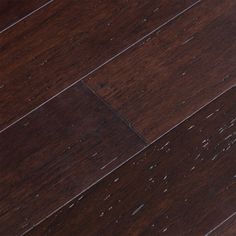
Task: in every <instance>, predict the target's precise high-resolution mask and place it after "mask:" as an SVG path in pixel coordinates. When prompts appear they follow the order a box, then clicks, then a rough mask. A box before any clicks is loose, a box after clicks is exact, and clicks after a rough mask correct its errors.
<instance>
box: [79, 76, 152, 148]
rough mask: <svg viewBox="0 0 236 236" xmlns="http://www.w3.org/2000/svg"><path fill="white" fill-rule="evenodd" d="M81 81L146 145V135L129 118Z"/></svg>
mask: <svg viewBox="0 0 236 236" xmlns="http://www.w3.org/2000/svg"><path fill="white" fill-rule="evenodd" d="M81 83H82V84H83V86H84V87H85V88H86V89H88V90H89V91H90V92H91V93H92V94H93V95H94V96H96V97H97V99H98V100H100V101H101V102H102V103H103V104H104V105H105V106H106V107H107V108H108V109H109V110H110V111H111V112H112V113H113V114H114V115H115V116H116V117H117V118H118V119H120V120H121V121H122V122H123V123H124V124H125V125H126V126H127V127H128V128H129V129H130V130H131V131H132V132H133V133H135V134H136V135H137V136H138V137H139V138H140V139H141V140H142V141H143V142H144V143H145V144H146V145H147V144H148V141H147V140H146V139H145V137H144V136H143V135H142V134H140V133H139V132H138V131H137V130H136V129H135V128H134V127H133V126H132V124H131V122H129V120H128V119H126V118H125V117H123V116H122V115H121V114H120V113H119V112H118V111H116V110H115V109H114V108H113V107H112V106H111V105H109V104H108V103H107V102H106V101H105V100H104V99H103V98H102V97H100V96H99V95H98V94H97V93H96V92H95V91H94V90H93V89H92V88H90V87H89V86H88V85H87V84H86V83H85V82H84V81H83V80H81Z"/></svg>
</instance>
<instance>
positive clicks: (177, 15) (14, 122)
mask: <svg viewBox="0 0 236 236" xmlns="http://www.w3.org/2000/svg"><path fill="white" fill-rule="evenodd" d="M52 1H53V0H52ZM201 2H202V0H198V1H196V2H195V3H193V4H192V5H190V6H189V7H187V8H185V9H184V10H183V11H181V12H179V13H178V14H176V15H175V16H173V17H172V18H170V19H169V20H167V21H166V22H165V23H163V24H161V25H160V26H158V27H157V28H155V29H154V30H152V31H151V32H150V33H148V34H146V35H145V36H143V37H142V38H140V39H139V40H137V41H135V42H134V43H133V44H131V45H129V46H128V47H127V48H125V49H123V50H122V51H120V52H119V53H117V54H116V55H115V56H113V57H111V58H110V59H108V60H107V61H105V62H104V63H102V64H101V65H99V66H98V67H96V68H95V69H93V70H91V71H90V72H89V73H87V74H86V75H84V76H82V77H81V78H80V79H78V80H76V81H75V82H74V83H72V84H70V85H69V86H67V87H66V88H64V89H63V90H61V91H60V92H58V93H56V94H55V95H53V96H52V97H51V98H49V99H48V100H46V101H45V102H43V103H41V104H40V105H39V106H37V107H35V108H34V109H32V110H31V111H29V112H27V113H26V114H25V115H23V116H21V117H20V118H18V119H16V120H15V121H13V122H12V123H11V124H9V125H7V126H6V127H5V128H3V129H2V130H1V131H0V134H1V133H3V132H4V131H5V130H7V129H8V128H10V127H11V126H13V125H15V124H16V123H18V122H19V121H20V120H22V119H24V118H25V117H27V116H28V115H30V114H31V113H33V112H34V111H36V110H38V109H39V108H40V107H42V106H44V105H45V104H47V103H48V102H49V101H51V100H53V99H54V98H56V97H57V96H59V95H60V94H62V93H64V92H65V91H66V90H68V89H69V88H71V87H73V86H74V85H76V84H77V83H78V82H79V81H81V80H83V79H85V78H87V77H88V76H90V75H91V74H93V73H94V72H96V71H98V70H99V69H101V68H102V67H104V66H105V65H106V64H108V63H110V62H111V61H113V60H115V59H116V58H117V57H119V56H120V55H121V54H123V53H125V52H126V51H127V50H129V49H130V48H132V47H134V46H136V45H137V44H138V43H140V42H141V41H143V40H145V39H147V38H148V37H150V36H151V35H152V34H154V33H156V32H157V31H158V30H160V29H161V28H163V27H164V26H166V25H168V24H169V23H171V22H172V21H174V20H175V19H177V18H178V17H180V16H181V15H183V14H184V13H185V12H187V11H189V10H190V9H191V8H193V7H194V6H196V5H198V4H199V3H201Z"/></svg>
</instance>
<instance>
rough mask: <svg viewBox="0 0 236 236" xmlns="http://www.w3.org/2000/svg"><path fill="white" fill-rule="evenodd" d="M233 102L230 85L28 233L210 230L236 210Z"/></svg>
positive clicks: (189, 232)
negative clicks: (225, 90) (222, 93)
mask: <svg viewBox="0 0 236 236" xmlns="http://www.w3.org/2000/svg"><path fill="white" fill-rule="evenodd" d="M235 101H236V88H233V89H231V90H230V91H228V92H227V93H225V94H224V95H222V96H221V97H219V98H218V99H217V100H215V101H214V102H212V103H211V104H210V105H208V106H206V107H204V109H202V110H200V111H199V112H198V113H196V114H195V115H194V116H192V117H191V118H190V119H188V120H186V121H185V122H183V123H182V124H180V125H179V126H177V127H176V128H175V129H173V130H172V131H171V132H169V133H168V134H166V135H165V136H163V137H162V138H161V139H159V140H157V141H156V142H155V143H153V144H152V145H150V146H149V147H148V148H146V149H145V150H144V151H142V152H141V153H139V154H138V155H136V157H134V158H132V159H130V160H129V161H128V162H127V163H125V164H124V165H123V166H121V167H120V168H119V169H117V170H116V171H114V172H113V173H111V174H110V175H109V176H107V177H106V178H104V179H103V180H102V181H101V182H100V183H98V184H97V185H95V186H93V188H91V189H89V190H88V191H86V192H85V193H84V194H83V195H81V196H78V197H77V198H76V199H74V200H73V201H71V202H70V203H68V204H67V205H66V206H64V207H63V208H62V209H60V211H58V212H56V213H55V214H53V215H52V216H51V217H50V218H48V219H46V220H45V221H44V222H42V223H41V224H40V225H38V226H36V227H35V228H34V229H33V230H32V231H31V232H29V234H28V235H86V236H87V235H171V236H173V235H193V236H195V235H204V234H206V233H207V232H209V231H210V230H211V229H212V228H214V227H215V226H216V225H218V224H220V223H221V222H222V221H224V220H225V219H227V218H228V217H229V216H230V215H232V214H233V213H234V212H236V192H235V184H236V178H235V177H236V158H235V157H236V103H235ZM231 230H232V231H231V232H234V235H235V233H236V227H235V225H234V226H232V227H231ZM221 235H223V234H221Z"/></svg>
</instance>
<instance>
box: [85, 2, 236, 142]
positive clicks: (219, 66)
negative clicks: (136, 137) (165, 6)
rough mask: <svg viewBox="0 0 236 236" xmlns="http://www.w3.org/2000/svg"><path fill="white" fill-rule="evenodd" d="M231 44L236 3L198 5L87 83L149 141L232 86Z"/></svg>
mask: <svg viewBox="0 0 236 236" xmlns="http://www.w3.org/2000/svg"><path fill="white" fill-rule="evenodd" d="M213 5H214V7H212V6H213ZM235 42H236V2H235V1H231V0H226V1H220V0H213V1H212V0H206V1H202V2H201V3H200V4H198V5H197V6H195V7H193V8H192V9H191V10H189V11H187V12H186V13H184V14H183V15H182V16H181V17H179V18H178V19H176V20H175V21H173V22H171V23H170V24H168V25H166V26H165V27H164V28H162V29H161V30H160V31H159V32H157V33H154V34H153V35H151V36H150V37H149V38H148V39H146V40H144V41H143V42H140V44H139V45H137V46H136V47H134V48H132V49H130V50H129V51H127V52H126V53H125V54H123V55H121V56H120V57H119V58H117V59H116V60H115V61H113V62H112V63H109V64H107V65H106V66H105V67H103V68H102V69H100V70H99V71H97V72H96V73H94V74H93V75H91V76H90V78H87V79H86V83H87V84H88V85H89V86H90V87H91V88H92V89H93V90H94V91H95V92H96V93H97V94H98V95H99V96H100V97H102V98H103V99H104V100H105V101H106V102H107V103H109V104H110V105H111V106H112V107H113V108H115V109H116V110H117V111H118V112H119V113H120V114H121V116H123V117H126V119H127V120H128V121H129V122H130V123H131V124H133V126H134V128H135V129H136V130H138V131H139V133H141V134H143V135H144V137H145V138H146V139H148V140H149V141H150V142H151V141H152V140H154V139H156V138H157V137H158V136H160V135H162V134H163V133H165V132H166V131H168V130H169V129H171V128H172V127H173V126H175V125H176V124H178V123H179V122H181V121H182V120H183V119H185V118H186V117H188V116H189V115H191V114H192V113H194V112H195V111H196V110H198V109H199V108H201V107H202V106H204V105H205V104H206V103H208V102H209V101H210V100H212V99H213V98H215V97H217V95H218V94H220V93H222V92H223V91H224V90H225V89H228V88H230V87H231V86H232V85H234V84H236V66H235V65H236V43H235Z"/></svg>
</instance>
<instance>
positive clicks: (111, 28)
mask: <svg viewBox="0 0 236 236" xmlns="http://www.w3.org/2000/svg"><path fill="white" fill-rule="evenodd" d="M195 2H198V1H197V0H185V1H182V0H170V1H166V0H160V1H155V0H149V1H143V0H129V1H127V0H118V1H113V0H102V1H88V0H81V1H78V0H63V1H62V0H58V1H54V2H52V3H51V4H49V5H48V6H47V7H45V8H43V9H41V10H40V11H37V12H36V13H34V14H33V15H32V16H31V17H30V18H27V19H26V20H24V21H22V22H20V23H18V24H17V25H15V26H14V27H13V28H12V29H9V30H8V31H6V32H4V33H3V34H1V35H0V129H4V128H6V127H7V126H9V125H10V124H12V123H13V122H15V121H17V120H18V119H19V118H21V117H22V116H24V115H25V114H26V113H28V112H30V111H31V110H32V109H35V108H36V107H37V106H39V105H41V104H42V103H44V102H45V101H47V100H48V99H50V98H51V97H52V96H54V95H56V94H57V93H58V92H60V91H61V90H63V89H65V88H66V87H67V86H70V85H71V84H72V83H74V82H75V81H78V80H80V79H81V78H82V77H83V76H85V75H86V74H88V73H90V72H91V71H93V70H95V69H96V68H97V67H98V66H100V65H101V64H103V63H105V62H107V60H109V59H110V58H112V57H113V56H115V55H116V54H118V53H120V52H121V51H122V50H124V49H125V48H127V47H129V46H130V45H131V44H133V43H134V42H136V41H137V40H139V39H140V38H141V37H143V36H144V35H146V34H148V33H149V32H150V31H152V30H154V29H156V28H158V27H160V26H161V25H162V24H164V23H165V22H166V21H168V20H170V19H173V18H175V17H176V15H179V14H181V12H183V11H184V10H186V9H188V8H189V7H190V6H191V5H192V4H194V3H195Z"/></svg>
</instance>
